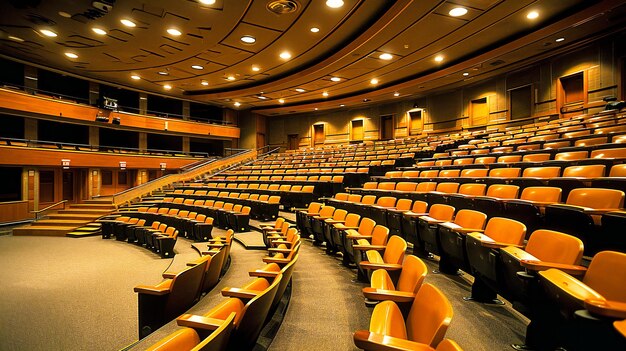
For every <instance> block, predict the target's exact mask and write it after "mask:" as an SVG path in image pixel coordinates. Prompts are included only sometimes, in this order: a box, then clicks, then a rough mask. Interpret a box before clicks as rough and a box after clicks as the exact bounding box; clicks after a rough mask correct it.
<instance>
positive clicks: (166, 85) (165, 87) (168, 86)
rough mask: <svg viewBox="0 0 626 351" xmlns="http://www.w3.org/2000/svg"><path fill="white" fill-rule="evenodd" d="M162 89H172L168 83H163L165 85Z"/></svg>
mask: <svg viewBox="0 0 626 351" xmlns="http://www.w3.org/2000/svg"><path fill="white" fill-rule="evenodd" d="M163 89H165V90H170V89H172V86H171V85H169V84H165V85H164V86H163Z"/></svg>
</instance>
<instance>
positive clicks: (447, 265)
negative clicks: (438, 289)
mask: <svg viewBox="0 0 626 351" xmlns="http://www.w3.org/2000/svg"><path fill="white" fill-rule="evenodd" d="M486 221H487V215H486V214H484V213H482V212H478V211H474V210H460V211H458V212H457V214H456V216H455V217H454V221H453V222H443V223H439V224H437V225H436V227H435V228H433V227H432V226H428V229H427V230H420V236H421V239H422V240H423V241H424V244H425V249H426V250H427V251H429V252H431V253H434V254H437V255H439V256H440V259H439V271H440V272H442V273H446V274H455V273H456V272H457V270H458V269H462V270H464V271H466V272H468V271H469V267H468V265H467V255H466V252H465V236H466V234H467V233H471V232H482V231H483V228H485V223H486Z"/></svg>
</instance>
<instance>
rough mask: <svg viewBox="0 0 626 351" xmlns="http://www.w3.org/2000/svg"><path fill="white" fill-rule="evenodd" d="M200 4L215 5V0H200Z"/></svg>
mask: <svg viewBox="0 0 626 351" xmlns="http://www.w3.org/2000/svg"><path fill="white" fill-rule="evenodd" d="M198 2H199V3H201V4H203V5H214V4H215V0H198Z"/></svg>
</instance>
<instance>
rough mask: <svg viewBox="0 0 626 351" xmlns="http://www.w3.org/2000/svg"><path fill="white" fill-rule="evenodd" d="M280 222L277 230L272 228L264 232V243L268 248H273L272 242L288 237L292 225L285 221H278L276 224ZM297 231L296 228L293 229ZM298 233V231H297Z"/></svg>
mask: <svg viewBox="0 0 626 351" xmlns="http://www.w3.org/2000/svg"><path fill="white" fill-rule="evenodd" d="M279 222H280V227H279V228H277V229H270V228H266V229H264V230H263V242H264V243H265V246H266V247H271V246H273V245H272V240H276V239H280V238H281V237H286V236H287V233H288V231H289V229H290V227H291V224H290V223H289V222H287V221H285V220H283V221H279V220H278V219H277V220H276V223H279ZM293 229H296V228H293ZM296 232H297V229H296Z"/></svg>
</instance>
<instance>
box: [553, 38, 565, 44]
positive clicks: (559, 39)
mask: <svg viewBox="0 0 626 351" xmlns="http://www.w3.org/2000/svg"><path fill="white" fill-rule="evenodd" d="M563 40H565V38H558V39H556V40H555V41H556V42H557V43H560V42H562V41H563Z"/></svg>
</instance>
